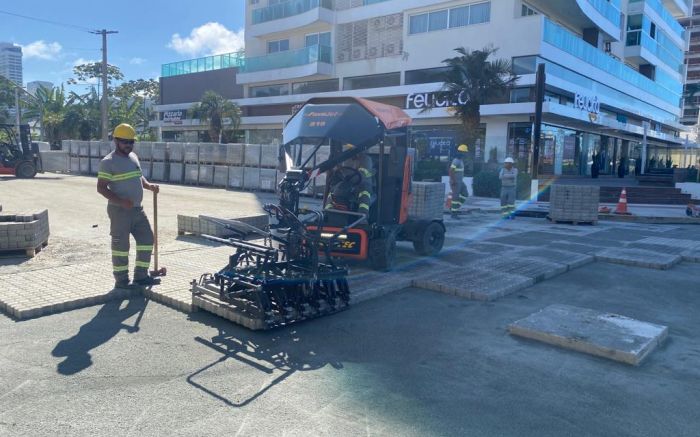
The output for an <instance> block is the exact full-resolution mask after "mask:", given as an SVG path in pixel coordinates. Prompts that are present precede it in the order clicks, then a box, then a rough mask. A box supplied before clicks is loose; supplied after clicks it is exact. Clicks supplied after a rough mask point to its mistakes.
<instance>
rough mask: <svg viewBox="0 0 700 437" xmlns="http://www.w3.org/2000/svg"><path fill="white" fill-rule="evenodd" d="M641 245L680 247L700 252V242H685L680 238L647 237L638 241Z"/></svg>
mask: <svg viewBox="0 0 700 437" xmlns="http://www.w3.org/2000/svg"><path fill="white" fill-rule="evenodd" d="M637 243H639V244H651V245H655V246H669V247H680V248H683V249H687V250H693V249H698V250H700V241H697V240H684V239H680V238H662V237H647V238H643V239H641V240H639V241H637Z"/></svg>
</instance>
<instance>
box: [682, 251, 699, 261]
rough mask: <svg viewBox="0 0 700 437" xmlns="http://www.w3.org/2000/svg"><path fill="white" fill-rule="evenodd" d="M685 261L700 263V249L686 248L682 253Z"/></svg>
mask: <svg viewBox="0 0 700 437" xmlns="http://www.w3.org/2000/svg"><path fill="white" fill-rule="evenodd" d="M681 256H682V257H683V261H687V262H691V263H700V249H695V250H686V251H685V252H683V253H682V254H681Z"/></svg>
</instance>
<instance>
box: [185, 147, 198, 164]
mask: <svg viewBox="0 0 700 437" xmlns="http://www.w3.org/2000/svg"><path fill="white" fill-rule="evenodd" d="M183 158H184V160H185V162H198V161H199V143H185V144H184V146H183Z"/></svg>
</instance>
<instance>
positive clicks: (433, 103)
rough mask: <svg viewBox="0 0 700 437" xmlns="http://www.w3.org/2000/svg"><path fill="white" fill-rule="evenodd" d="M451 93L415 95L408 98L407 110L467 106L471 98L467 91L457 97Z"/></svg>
mask: <svg viewBox="0 0 700 437" xmlns="http://www.w3.org/2000/svg"><path fill="white" fill-rule="evenodd" d="M450 94H451V93H444V92H436V93H415V94H409V95H407V96H406V109H426V108H450V107H454V106H458V105H466V104H467V102H468V101H469V96H468V95H467V92H466V90H463V91H461V92H460V93H459V94H457V96H454V95H450Z"/></svg>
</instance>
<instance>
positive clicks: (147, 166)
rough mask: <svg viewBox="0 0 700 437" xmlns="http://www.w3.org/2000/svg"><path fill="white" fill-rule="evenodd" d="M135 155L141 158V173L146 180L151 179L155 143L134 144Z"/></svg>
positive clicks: (139, 142) (140, 142)
mask: <svg viewBox="0 0 700 437" xmlns="http://www.w3.org/2000/svg"><path fill="white" fill-rule="evenodd" d="M134 153H135V154H136V156H138V158H139V164H141V173H142V174H143V176H144V177H145V178H146V179H151V163H152V158H153V143H152V142H150V141H137V142H136V143H135V144H134Z"/></svg>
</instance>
